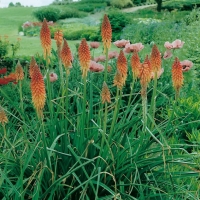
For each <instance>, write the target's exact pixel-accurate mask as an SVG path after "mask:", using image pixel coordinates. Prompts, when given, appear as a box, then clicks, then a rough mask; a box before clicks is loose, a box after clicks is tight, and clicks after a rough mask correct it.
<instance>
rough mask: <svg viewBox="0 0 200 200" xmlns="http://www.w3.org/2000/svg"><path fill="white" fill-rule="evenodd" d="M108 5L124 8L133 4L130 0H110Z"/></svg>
mask: <svg viewBox="0 0 200 200" xmlns="http://www.w3.org/2000/svg"><path fill="white" fill-rule="evenodd" d="M110 5H111V6H114V7H117V8H125V7H131V6H133V3H132V1H131V0H111V1H110Z"/></svg>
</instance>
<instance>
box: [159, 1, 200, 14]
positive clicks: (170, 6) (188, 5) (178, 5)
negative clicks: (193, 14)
mask: <svg viewBox="0 0 200 200" xmlns="http://www.w3.org/2000/svg"><path fill="white" fill-rule="evenodd" d="M194 7H200V2H199V0H175V1H169V2H165V3H164V4H163V6H162V9H167V10H169V11H172V10H175V9H177V10H192V9H193V8H194Z"/></svg>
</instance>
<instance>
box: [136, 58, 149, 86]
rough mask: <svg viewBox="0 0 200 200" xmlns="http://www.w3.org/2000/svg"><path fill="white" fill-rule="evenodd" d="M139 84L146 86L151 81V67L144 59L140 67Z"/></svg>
mask: <svg viewBox="0 0 200 200" xmlns="http://www.w3.org/2000/svg"><path fill="white" fill-rule="evenodd" d="M139 78H140V84H141V86H142V87H143V88H146V87H147V85H148V83H149V82H150V81H151V67H150V65H149V63H148V62H147V61H145V62H144V63H143V64H142V66H141V69H140V75H139Z"/></svg>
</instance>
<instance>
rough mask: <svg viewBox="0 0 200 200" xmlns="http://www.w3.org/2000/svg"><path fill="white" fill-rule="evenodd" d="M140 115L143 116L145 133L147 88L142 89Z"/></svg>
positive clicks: (144, 130)
mask: <svg viewBox="0 0 200 200" xmlns="http://www.w3.org/2000/svg"><path fill="white" fill-rule="evenodd" d="M141 94H142V115H143V117H142V118H143V129H142V130H143V132H146V127H147V87H145V86H144V87H142V91H141Z"/></svg>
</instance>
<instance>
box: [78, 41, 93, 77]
mask: <svg viewBox="0 0 200 200" xmlns="http://www.w3.org/2000/svg"><path fill="white" fill-rule="evenodd" d="M78 55H79V62H80V65H81V71H82V76H83V77H85V76H87V72H88V70H89V68H90V60H91V56H90V47H89V46H88V44H87V41H86V39H82V41H81V44H80V46H79V48H78Z"/></svg>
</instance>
